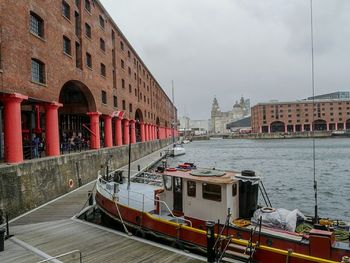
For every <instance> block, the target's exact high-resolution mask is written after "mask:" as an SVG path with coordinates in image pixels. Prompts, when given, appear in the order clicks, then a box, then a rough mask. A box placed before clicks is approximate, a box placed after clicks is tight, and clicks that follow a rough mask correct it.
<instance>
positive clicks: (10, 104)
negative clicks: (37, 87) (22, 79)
mask: <svg viewBox="0 0 350 263" xmlns="http://www.w3.org/2000/svg"><path fill="white" fill-rule="evenodd" d="M26 99H28V97H27V96H24V95H22V94H19V93H14V94H6V95H2V96H1V100H2V102H3V103H4V144H5V162H7V163H20V162H22V161H23V145H22V121H21V102H22V101H23V100H26Z"/></svg>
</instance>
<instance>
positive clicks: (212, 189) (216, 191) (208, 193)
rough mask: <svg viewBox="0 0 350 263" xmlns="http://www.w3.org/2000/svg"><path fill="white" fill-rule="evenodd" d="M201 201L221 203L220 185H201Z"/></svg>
mask: <svg viewBox="0 0 350 263" xmlns="http://www.w3.org/2000/svg"><path fill="white" fill-rule="evenodd" d="M202 193H203V199H208V200H213V201H217V202H221V185H217V184H207V183H204V184H202Z"/></svg>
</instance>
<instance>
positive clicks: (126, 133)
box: [123, 119, 130, 144]
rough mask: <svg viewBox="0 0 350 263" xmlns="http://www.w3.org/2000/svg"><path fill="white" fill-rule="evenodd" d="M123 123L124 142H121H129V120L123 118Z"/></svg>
mask: <svg viewBox="0 0 350 263" xmlns="http://www.w3.org/2000/svg"><path fill="white" fill-rule="evenodd" d="M123 123H124V131H123V132H124V142H123V144H129V139H130V136H129V120H128V119H124V120H123Z"/></svg>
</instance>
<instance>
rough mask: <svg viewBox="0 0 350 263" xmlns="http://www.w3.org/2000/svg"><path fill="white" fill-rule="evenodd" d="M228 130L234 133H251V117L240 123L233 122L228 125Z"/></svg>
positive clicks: (241, 120)
mask: <svg viewBox="0 0 350 263" xmlns="http://www.w3.org/2000/svg"><path fill="white" fill-rule="evenodd" d="M226 128H227V129H229V130H230V131H231V132H234V133H250V132H251V131H252V127H251V117H250V116H249V117H245V118H243V119H240V120H238V121H234V122H231V123H229V124H227V126H226Z"/></svg>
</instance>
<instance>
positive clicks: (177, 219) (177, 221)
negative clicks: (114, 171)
mask: <svg viewBox="0 0 350 263" xmlns="http://www.w3.org/2000/svg"><path fill="white" fill-rule="evenodd" d="M99 181H100V182H102V183H105V184H107V183H111V184H112V185H114V184H116V185H119V184H118V183H116V182H107V181H106V180H104V179H103V178H101V177H100V178H99ZM104 190H105V191H106V192H107V193H108V194H109V195H110V197H111V198H113V197H114V192H113V193H112V192H111V191H109V190H108V189H107V188H105V189H104ZM128 193H134V194H137V195H140V196H142V201H140V200H138V199H133V198H130V195H128V196H125V195H120V194H119V196H120V197H124V198H127V200H128V202H129V201H130V200H131V201H134V202H138V203H141V204H142V207H144V204H145V198H146V199H148V200H149V201H151V202H158V203H159V204H160V205H161V204H163V205H164V206H165V208H166V210H167V212H168V213H169V214H170V215H171V217H173V218H174V219H176V223H178V224H179V221H183V222H187V223H188V224H189V226H190V227H192V221H190V220H188V219H185V218H181V217H177V216H175V215H174V214H173V212H172V211H171V209H170V208H169V206H168V204H167V203H166V202H164V201H161V200H157V199H154V198H150V197H148V196H146V195H145V194H142V193H139V192H135V191H131V190H128ZM161 210H162V209H159V213H160V215H159V216H161ZM142 212H144V211H142Z"/></svg>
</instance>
